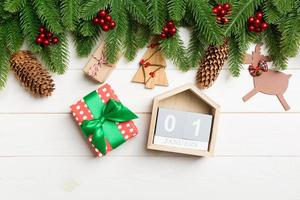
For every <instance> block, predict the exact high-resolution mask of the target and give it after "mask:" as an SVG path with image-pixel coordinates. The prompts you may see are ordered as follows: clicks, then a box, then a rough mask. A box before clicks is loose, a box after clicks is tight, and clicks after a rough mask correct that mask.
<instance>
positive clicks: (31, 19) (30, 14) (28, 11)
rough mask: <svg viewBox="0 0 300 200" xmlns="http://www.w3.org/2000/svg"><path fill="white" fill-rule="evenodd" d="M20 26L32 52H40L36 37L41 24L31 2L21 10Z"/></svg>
mask: <svg viewBox="0 0 300 200" xmlns="http://www.w3.org/2000/svg"><path fill="white" fill-rule="evenodd" d="M20 26H21V28H22V31H23V35H24V36H25V38H26V39H27V42H28V44H29V48H30V50H31V51H33V52H38V51H40V50H41V47H40V46H39V45H36V44H35V37H36V32H37V30H38V28H39V27H40V26H41V22H40V21H39V18H38V16H37V15H36V13H35V11H34V10H33V6H32V5H31V4H30V2H29V1H28V2H27V3H26V4H24V6H23V8H22V9H21V12H20Z"/></svg>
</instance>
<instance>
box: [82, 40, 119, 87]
mask: <svg viewBox="0 0 300 200" xmlns="http://www.w3.org/2000/svg"><path fill="white" fill-rule="evenodd" d="M104 47H105V44H104V42H102V43H101V44H100V46H99V47H98V48H97V50H96V51H95V52H94V53H93V55H92V57H91V59H90V60H89V62H88V63H87V64H86V66H85V67H84V68H83V71H84V72H85V73H86V74H87V75H88V76H89V77H91V78H92V79H94V80H96V81H98V82H100V83H103V82H105V81H106V79H107V78H108V76H109V75H110V73H111V72H112V71H113V70H114V69H115V66H116V65H115V64H109V63H108V61H107V59H106V56H105V51H104Z"/></svg>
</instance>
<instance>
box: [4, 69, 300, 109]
mask: <svg viewBox="0 0 300 200" xmlns="http://www.w3.org/2000/svg"><path fill="white" fill-rule="evenodd" d="M134 73H135V70H115V71H114V72H113V73H112V75H111V76H110V77H109V79H108V83H110V84H111V85H112V87H113V88H114V89H115V91H116V93H117V94H118V96H119V97H120V99H121V100H122V102H123V103H124V104H126V105H127V106H128V107H130V108H131V109H133V110H134V111H135V112H150V111H151V107H152V100H153V97H154V96H157V95H159V94H162V93H164V92H166V91H169V90H171V89H174V88H176V87H179V86H181V85H183V84H186V83H188V82H193V81H194V76H195V71H189V72H187V73H182V72H179V71H177V70H168V71H167V74H168V77H169V80H170V86H169V87H157V88H155V89H154V90H147V89H145V88H144V85H142V84H135V83H130V81H131V78H132V76H133V75H134ZM287 73H290V74H292V78H291V79H290V86H289V88H288V91H287V93H286V94H285V97H286V99H287V101H288V103H289V104H290V106H291V108H292V109H291V110H290V111H289V112H300V104H299V99H300V87H298V85H300V70H289V71H287ZM55 83H56V91H54V94H53V96H52V97H50V98H48V99H47V98H46V99H37V98H34V97H32V96H30V95H29V94H28V93H27V92H26V91H24V89H23V88H22V87H21V86H20V85H19V83H18V82H17V81H16V79H15V78H14V77H13V76H12V74H10V76H9V80H8V83H7V87H6V88H5V89H4V90H3V91H0V99H1V104H0V113H24V112H25V113H53V112H56V113H57V112H64V113H66V112H69V105H70V104H72V103H74V102H75V101H77V100H78V99H79V98H81V97H83V96H84V95H86V94H87V93H88V92H90V91H92V90H94V89H96V88H97V86H98V84H96V83H95V82H93V81H91V80H89V79H88V78H87V77H86V76H85V75H84V74H83V72H82V71H81V70H69V71H68V72H67V73H66V74H65V75H62V76H55ZM252 87H253V85H252V77H250V75H249V73H248V72H247V70H245V71H243V72H242V74H241V76H240V77H239V78H232V77H231V76H230V75H229V72H228V71H227V70H224V71H222V73H221V75H220V77H219V79H218V80H217V81H216V83H215V84H214V85H213V86H212V87H211V88H210V89H208V90H204V93H205V94H207V95H208V96H209V97H210V98H211V99H213V100H214V101H216V102H217V103H218V104H219V105H220V106H221V112H283V111H284V109H283V108H282V106H281V104H280V103H279V101H278V99H277V98H276V97H275V96H268V95H264V94H260V93H259V94H257V95H256V96H255V97H253V98H252V99H251V100H249V101H248V102H246V103H245V102H243V101H242V97H243V96H244V95H245V94H246V93H247V92H249V91H250V90H251V89H252ZM12 105H13V106H12Z"/></svg>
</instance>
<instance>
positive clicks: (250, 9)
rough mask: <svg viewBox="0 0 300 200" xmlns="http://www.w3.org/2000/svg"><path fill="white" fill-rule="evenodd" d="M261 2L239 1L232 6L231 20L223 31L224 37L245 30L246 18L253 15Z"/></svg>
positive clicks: (254, 0)
mask: <svg viewBox="0 0 300 200" xmlns="http://www.w3.org/2000/svg"><path fill="white" fill-rule="evenodd" d="M262 2H263V0H240V1H237V2H236V3H235V4H233V6H232V16H233V17H232V18H231V19H230V23H229V25H228V27H227V29H226V31H225V35H226V36H230V34H232V33H238V32H239V31H241V30H242V29H245V27H246V23H247V20H248V18H249V17H250V16H251V15H254V13H255V10H256V9H257V8H258V6H259V5H260V4H261V3H262Z"/></svg>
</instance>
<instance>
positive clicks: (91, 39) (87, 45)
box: [73, 34, 99, 57]
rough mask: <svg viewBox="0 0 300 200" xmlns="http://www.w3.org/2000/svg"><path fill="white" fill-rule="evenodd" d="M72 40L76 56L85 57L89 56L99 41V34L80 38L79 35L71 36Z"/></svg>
mask: <svg viewBox="0 0 300 200" xmlns="http://www.w3.org/2000/svg"><path fill="white" fill-rule="evenodd" d="M73 39H74V42H75V46H76V51H77V54H78V56H80V57H85V56H88V55H90V53H91V51H92V50H93V48H94V46H95V45H96V44H97V42H98V41H99V34H96V35H93V36H88V37H85V36H82V35H79V34H75V35H73Z"/></svg>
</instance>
